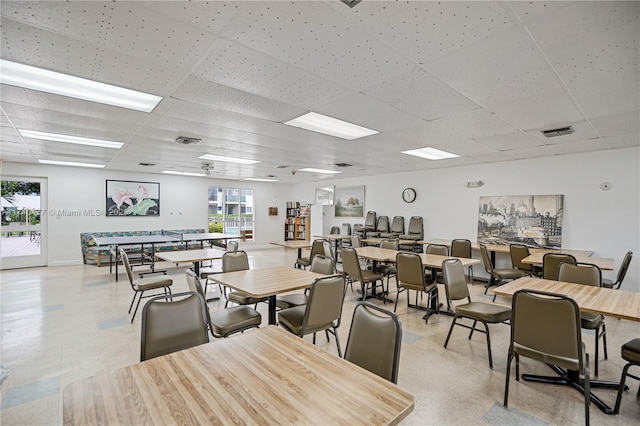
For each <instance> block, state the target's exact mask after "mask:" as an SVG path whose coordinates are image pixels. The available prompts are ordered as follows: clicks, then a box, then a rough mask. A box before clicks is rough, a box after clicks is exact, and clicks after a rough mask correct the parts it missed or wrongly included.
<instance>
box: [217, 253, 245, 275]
mask: <svg viewBox="0 0 640 426" xmlns="http://www.w3.org/2000/svg"><path fill="white" fill-rule="evenodd" d="M248 269H249V256H247V252H246V251H242V250H239V251H235V252H226V253H224V254H223V255H222V272H234V271H246V270H248Z"/></svg>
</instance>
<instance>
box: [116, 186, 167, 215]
mask: <svg viewBox="0 0 640 426" xmlns="http://www.w3.org/2000/svg"><path fill="white" fill-rule="evenodd" d="M106 203H107V216H160V184H159V183H158V182H136V181H130V180H107V191H106Z"/></svg>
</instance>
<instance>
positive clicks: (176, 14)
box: [143, 1, 243, 34]
mask: <svg viewBox="0 0 640 426" xmlns="http://www.w3.org/2000/svg"><path fill="white" fill-rule="evenodd" d="M242 5H243V2H238V1H215V2H170V1H150V2H144V3H143V6H144V8H147V9H151V10H154V11H156V12H160V13H162V14H163V15H164V16H166V17H168V18H170V19H172V20H174V21H175V20H177V19H179V20H181V21H183V22H186V23H189V24H191V25H192V26H196V27H198V28H201V29H203V30H206V31H208V32H210V33H214V34H218V33H220V32H221V31H222V30H223V29H224V28H225V27H226V26H227V25H229V22H230V21H231V19H232V18H233V17H234V16H235V15H236V14H237V13H238V10H239V9H240V8H241V7H242Z"/></svg>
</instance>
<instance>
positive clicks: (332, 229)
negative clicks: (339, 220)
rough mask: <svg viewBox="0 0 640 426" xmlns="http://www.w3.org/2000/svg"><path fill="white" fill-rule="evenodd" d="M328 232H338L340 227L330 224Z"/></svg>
mask: <svg viewBox="0 0 640 426" xmlns="http://www.w3.org/2000/svg"><path fill="white" fill-rule="evenodd" d="M329 233H330V234H340V227H339V226H332V227H331V230H330V231H329Z"/></svg>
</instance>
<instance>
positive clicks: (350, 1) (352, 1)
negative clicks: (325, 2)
mask: <svg viewBox="0 0 640 426" xmlns="http://www.w3.org/2000/svg"><path fill="white" fill-rule="evenodd" d="M340 1H342V3H344V4H346V5H347V6H349V7H354V6H356V5H357V4H358V3H360V2H361V1H362V0H340Z"/></svg>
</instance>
